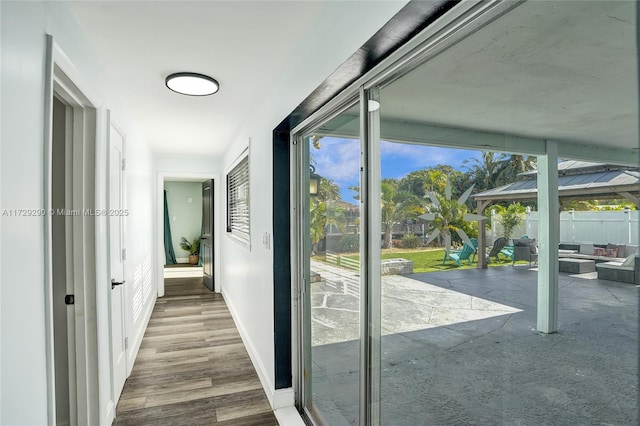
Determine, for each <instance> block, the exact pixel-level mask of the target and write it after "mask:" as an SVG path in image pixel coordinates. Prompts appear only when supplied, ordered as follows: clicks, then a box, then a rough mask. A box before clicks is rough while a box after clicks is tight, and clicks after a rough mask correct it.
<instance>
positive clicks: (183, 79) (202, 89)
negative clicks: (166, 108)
mask: <svg viewBox="0 0 640 426" xmlns="http://www.w3.org/2000/svg"><path fill="white" fill-rule="evenodd" d="M164 83H165V84H166V85H167V87H168V88H169V89H171V90H173V91H174V92H176V93H180V94H182V95H189V96H208V95H213V94H214V93H216V92H217V91H218V89H219V88H220V84H218V82H217V81H216V80H215V79H213V78H211V77H209V76H208V75H204V74H198V73H195V72H177V73H175V74H171V75H170V76H168V77H167V78H166V79H165V80H164Z"/></svg>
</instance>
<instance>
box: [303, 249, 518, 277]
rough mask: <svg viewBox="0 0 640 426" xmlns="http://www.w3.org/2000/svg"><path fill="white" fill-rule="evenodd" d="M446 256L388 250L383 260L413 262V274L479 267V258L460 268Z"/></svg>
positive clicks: (439, 252)
mask: <svg viewBox="0 0 640 426" xmlns="http://www.w3.org/2000/svg"><path fill="white" fill-rule="evenodd" d="M342 256H344V257H347V258H349V259H353V260H359V259H360V256H359V255H358V254H353V253H352V254H343V255H342ZM443 256H444V249H442V248H438V249H416V250H407V249H388V250H385V249H383V250H382V258H383V259H396V258H403V259H407V260H412V261H413V272H414V273H420V272H437V271H448V270H451V269H455V270H459V269H472V268H476V267H477V266H478V265H477V256H476V262H473V263H472V264H471V266H469V262H468V261H467V260H463V261H461V262H460V266H458V265H457V264H456V262H455V261H454V260H452V259H447V261H446V262H445V263H444V265H443V264H442V258H443ZM313 260H318V261H320V262H324V260H325V258H324V256H323V255H319V256H314V257H313ZM506 265H511V261H506V260H504V261H502V262H500V263H496V262H495V260H494V259H491V263H489V265H488V266H489V267H490V268H491V267H497V266H506Z"/></svg>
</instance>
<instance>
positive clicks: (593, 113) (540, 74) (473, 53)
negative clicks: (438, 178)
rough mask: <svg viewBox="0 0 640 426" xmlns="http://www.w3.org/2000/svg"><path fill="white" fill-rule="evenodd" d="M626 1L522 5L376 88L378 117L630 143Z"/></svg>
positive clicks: (631, 55)
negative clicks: (417, 66) (377, 92)
mask: <svg viewBox="0 0 640 426" xmlns="http://www.w3.org/2000/svg"><path fill="white" fill-rule="evenodd" d="M635 42H636V26H635V2H632V1H556V2H552V1H528V2H525V3H524V4H522V5H520V6H517V7H516V8H515V9H513V10H512V11H510V12H509V13H507V14H506V15H504V16H502V17H500V18H498V19H497V20H496V21H495V22H493V23H491V24H490V25H488V26H486V27H484V28H481V29H480V30H478V31H477V32H476V33H474V34H472V35H471V36H470V37H468V38H466V39H464V40H462V41H461V42H459V43H458V44H456V45H454V46H453V47H451V48H449V49H448V50H446V51H445V52H443V53H441V54H440V55H438V56H436V57H435V58H433V59H431V60H430V61H428V62H426V63H425V64H423V65H422V66H420V67H419V68H417V69H415V70H414V71H412V72H411V73H409V74H407V75H406V76H404V77H402V78H401V79H399V80H397V81H395V82H394V83H392V84H391V85H390V86H388V87H386V88H384V89H383V90H382V91H381V94H380V99H381V105H382V106H381V110H380V111H381V114H382V116H383V118H384V119H393V120H400V121H411V122H422V123H428V124H435V125H440V126H443V125H444V126H452V127H461V128H467V129H479V130H485V131H492V132H498V133H508V134H515V135H521V136H529V137H536V138H545V139H556V140H559V141H563V140H565V141H576V142H585V143H590V144H593V145H603V146H610V147H620V148H627V149H633V148H635V149H637V148H638V87H637V70H636V67H637V54H636V43H635Z"/></svg>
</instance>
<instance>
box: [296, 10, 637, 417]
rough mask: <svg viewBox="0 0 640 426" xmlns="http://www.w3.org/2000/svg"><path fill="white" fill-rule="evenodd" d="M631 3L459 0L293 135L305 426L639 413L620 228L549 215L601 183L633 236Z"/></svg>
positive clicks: (632, 317) (631, 304)
mask: <svg viewBox="0 0 640 426" xmlns="http://www.w3.org/2000/svg"><path fill="white" fill-rule="evenodd" d="M635 7H636V6H635V4H634V3H632V2H533V1H525V2H461V3H459V4H458V5H456V7H454V8H453V9H452V11H451V13H449V14H448V15H447V16H446V17H444V18H443V19H442V22H439V21H438V22H436V23H434V24H433V26H432V27H430V28H431V29H429V28H428V29H427V31H425V33H423V34H421V35H420V37H421V39H420V40H418V41H415V43H412V42H410V43H409V47H410V48H406V49H405V50H404V52H405V56H404V57H402V58H400V55H398V58H396V59H394V61H395V62H392V61H390V62H389V63H388V64H383V65H385V67H384V68H380V69H376V70H375V72H373V73H372V74H371V75H370V76H368V77H367V76H365V77H366V78H365V77H363V79H362V80H361V81H359V82H358V83H357V84H354V85H353V86H352V87H350V88H349V89H348V90H350V92H349V93H347V94H343V95H341V96H344V97H345V99H346V98H349V97H350V98H349V99H353V101H352V102H346V101H344V102H342V103H341V104H340V101H339V100H337V101H336V104H335V105H334V104H329V105H328V106H327V107H326V108H325V109H323V110H321V111H320V112H319V113H318V116H317V117H312V120H315V121H313V122H311V121H310V122H309V123H303V125H301V127H300V128H299V129H296V130H294V133H293V134H294V140H293V143H294V144H295V145H296V148H295V151H296V157H295V159H294V163H295V165H296V167H295V169H296V170H297V171H296V174H295V175H294V176H293V177H294V181H295V182H296V184H297V185H298V187H297V191H295V197H296V202H295V205H296V209H297V210H296V213H297V223H296V229H295V232H296V238H294V247H295V252H296V255H295V256H296V257H295V259H294V270H295V271H296V276H295V277H294V278H295V281H296V296H297V298H296V303H297V306H296V308H297V309H298V310H297V312H298V314H299V317H298V318H299V320H300V321H299V323H300V329H299V332H298V334H297V335H296V337H297V338H298V339H299V345H298V346H299V349H300V351H299V357H298V362H299V366H300V368H299V369H298V375H299V378H298V384H299V388H298V391H299V398H298V404H299V407H300V408H301V409H302V411H304V412H305V413H306V415H307V417H308V419H310V420H311V421H313V422H314V423H315V424H318V425H331V426H334V425H362V426H368V425H380V424H383V425H394V426H403V425H407V426H408V425H411V426H414V425H431V424H433V425H445V424H596V423H597V424H637V422H638V411H637V408H638V390H637V383H636V382H637V375H638V367H637V362H636V361H637V356H638V334H637V332H638V305H637V300H638V299H637V296H638V294H637V292H638V289H637V286H636V285H637V284H638V282H637V270H638V268H637V267H636V269H635V270H636V275H635V277H636V278H635V281H633V280H632V278H629V279H628V280H631V282H626V283H625V282H623V281H624V280H623V278H622V274H621V273H618V274H613V275H607V270H608V269H610V268H614V270H616V269H615V268H622V267H623V265H622V264H623V263H624V262H627V263H626V264H627V265H633V264H634V262H638V261H640V259H639V258H638V254H637V253H638V251H637V250H638V249H637V240H634V239H633V238H632V235H631V231H629V232H627V233H626V234H624V235H622V236H616V235H617V234H616V233H614V232H612V231H609V232H608V233H607V234H606V235H607V236H606V238H609V239H610V240H609V241H593V237H592V236H593V235H601V234H595V233H594V232H595V231H594V229H584V230H583V232H584V234H582V235H579V236H578V235H576V232H577V231H575V230H574V231H573V233H572V234H571V235H570V238H571V240H572V241H563V240H562V238H565V239H566V238H569V237H566V236H565V237H562V235H566V234H562V233H561V232H560V231H561V230H562V228H561V225H560V216H561V215H559V214H558V213H559V212H558V210H559V209H558V206H560V208H564V207H563V206H566V209H567V210H568V209H571V211H573V212H572V213H571V215H572V216H573V215H574V213H575V210H578V209H582V208H587V207H585V206H586V205H587V204H588V203H585V202H586V201H592V200H588V194H587V192H586V188H590V190H593V188H594V187H596V186H600V187H602V188H605V189H603V190H602V192H600V193H599V195H598V196H599V197H600V198H601V199H605V198H606V199H607V203H606V209H615V208H616V206H627V210H625V211H626V212H627V213H621V214H626V215H627V217H628V219H627V224H628V227H627V228H625V229H628V230H630V229H631V226H632V222H631V220H632V219H631V215H630V209H631V210H632V209H633V208H634V207H635V208H636V209H637V208H638V205H639V204H638V201H637V200H638V196H637V193H634V194H630V193H627V192H625V191H622V190H621V189H620V187H619V186H617V185H618V184H619V183H620V182H622V181H621V180H618V179H622V178H618V177H614V175H615V176H618V175H622V174H624V176H625V179H629V180H631V179H632V178H631V177H632V176H636V178H637V176H638V173H639V171H638V170H639V164H638V157H637V141H638V130H637V129H638V126H637V115H638V114H637V106H638V98H637V90H636V86H637V70H636V65H637V61H636V60H637V54H636V51H635V41H634V40H635V39H634V37H635V30H636V28H635V26H636V24H635V21H634V20H633V19H632V18H629V17H633V16H635ZM630 23H631V24H630ZM429 31H431V32H429ZM610 64H616V66H615V67H612V66H611V65H610ZM369 77H370V78H369ZM355 99H357V101H355ZM337 105H342V106H337ZM612 147H614V148H612ZM564 158H573V159H575V160H576V161H562V159H564ZM561 161H562V162H561ZM595 161H598V162H599V163H595ZM620 171H622V172H621V174H616V173H617V172H620ZM614 172H616V173H614ZM588 176H590V177H589V179H592V180H589V181H587V177H588ZM629 180H625V181H624V182H629ZM556 182H558V184H555V183H556ZM563 182H564V183H563ZM560 183H563V185H564V184H566V187H567V188H568V189H567V190H566V192H563V193H561V192H562V191H564V189H563V190H562V191H561V190H560V189H559V187H560ZM607 190H608V191H609V193H608V192H607ZM635 190H636V191H637V188H636V189H635ZM616 198H617V199H616ZM623 198H626V200H631V201H632V205H628V202H627V201H625V200H624V199H623ZM563 201H564V202H563ZM595 201H598V200H595ZM600 201H601V200H600ZM600 201H598V203H596V204H600V205H603V203H602V202H600ZM625 203H627V204H625ZM591 204H592V205H593V204H594V203H591ZM621 208H622V207H621ZM593 210H595V208H594V209H593ZM567 214H569V213H567ZM594 214H595V212H594ZM534 217H535V218H536V219H537V222H535V223H533V222H531V220H532V218H534ZM498 218H500V219H499V221H498ZM532 224H533V225H534V226H532ZM589 228H593V226H590V227H589ZM576 229H577V228H576ZM559 234H560V237H558V235H559ZM627 234H628V235H627ZM559 238H560V239H559ZM599 238H605V237H602V236H600V237H599ZM616 239H617V240H616ZM581 242H582V244H581ZM585 242H595V243H602V245H603V246H606V247H601V248H602V249H603V250H605V253H606V252H607V249H609V250H614V249H615V250H617V251H620V250H621V249H620V247H621V246H622V247H624V248H623V252H624V257H625V259H622V256H620V257H619V258H618V259H616V261H612V262H604V263H606V264H608V265H602V264H600V262H597V264H595V263H594V264H592V263H591V261H590V260H585V256H586V258H589V259H590V258H591V257H594V256H595V257H599V256H600V255H597V252H596V251H595V250H596V249H595V248H594V247H595V246H593V244H592V243H591V247H590V244H585ZM634 242H636V244H633V243H634ZM610 246H611V247H610ZM614 246H615V247H614ZM589 247H590V248H589ZM578 251H580V253H573V252H578ZM570 252H571V253H573V254H577V255H582V260H579V259H580V256H578V257H576V259H578V260H576V259H573V260H567V259H565V260H564V261H562V262H559V260H558V257H559V256H560V254H562V255H567V256H570ZM634 256H635V257H634ZM634 259H635V261H634ZM599 260H600V261H601V260H608V259H599ZM612 263H615V265H612ZM582 266H584V267H585V268H584V270H583V268H582ZM587 267H588V268H587ZM627 268H629V269H628V271H629V273H630V274H631V275H632V272H633V271H632V268H633V267H632V266H627ZM631 275H629V277H631ZM616 277H617V278H616ZM612 278H615V279H612ZM616 279H617V280H618V281H616ZM634 284H636V285H634Z"/></svg>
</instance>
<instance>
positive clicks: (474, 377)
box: [312, 265, 638, 426]
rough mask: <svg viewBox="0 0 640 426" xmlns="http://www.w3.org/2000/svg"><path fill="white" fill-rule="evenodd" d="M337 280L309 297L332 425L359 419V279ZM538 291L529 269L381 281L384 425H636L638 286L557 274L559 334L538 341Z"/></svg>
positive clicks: (319, 399)
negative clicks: (558, 284) (558, 280)
mask: <svg viewBox="0 0 640 426" xmlns="http://www.w3.org/2000/svg"><path fill="white" fill-rule="evenodd" d="M316 266H317V265H316ZM322 267H323V266H322V265H320V269H322ZM339 272H340V271H335V270H324V271H319V273H320V275H321V276H323V278H324V279H323V281H320V282H317V283H314V286H313V287H312V305H313V306H314V309H313V317H314V321H313V322H312V327H313V331H314V334H315V335H317V336H314V337H315V338H316V339H315V342H314V346H313V350H312V355H313V372H312V375H313V400H314V402H315V405H316V407H317V408H318V410H319V411H320V412H321V413H322V414H323V416H324V417H325V421H326V424H329V425H332V426H334V425H352V424H357V413H358V386H359V382H358V380H359V361H358V356H359V342H358V341H357V340H356V339H357V336H358V334H357V327H358V320H357V318H358V314H357V312H358V300H357V296H356V295H357V276H355V273H353V272H349V271H346V272H345V273H344V275H343V276H340V274H339ZM332 274H335V275H332ZM345 284H346V285H345ZM354 286H355V287H354ZM536 287H537V271H536V270H535V269H528V265H522V266H519V265H516V266H515V267H511V266H509V267H503V268H489V269H486V270H462V271H447V272H432V273H423V274H413V275H404V276H387V277H384V278H383V287H382V290H383V297H382V303H383V321H382V324H383V336H382V386H381V392H382V424H385V425H394V426H396V425H411V426H415V425H467V424H469V425H471V424H474V425H478V424H483V425H484V424H486V425H496V424H505V425H630V424H638V374H637V373H638V369H637V363H638V334H637V332H638V288H637V287H636V286H634V285H629V284H623V283H616V282H611V281H601V280H598V279H597V278H596V276H595V273H589V274H582V275H568V274H563V273H561V274H560V303H559V306H560V313H559V324H560V331H559V332H558V333H553V334H542V333H538V332H536V330H535V328H536V300H537V293H536V291H537V289H536ZM448 309H449V311H448ZM412 319H415V321H412Z"/></svg>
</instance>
